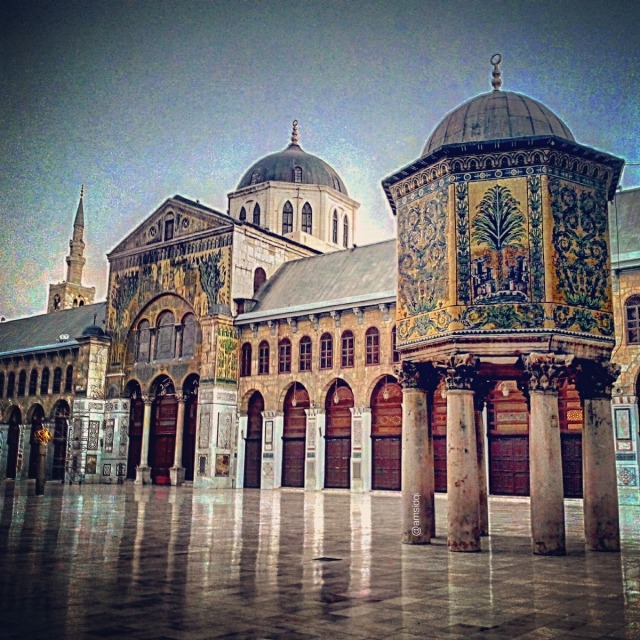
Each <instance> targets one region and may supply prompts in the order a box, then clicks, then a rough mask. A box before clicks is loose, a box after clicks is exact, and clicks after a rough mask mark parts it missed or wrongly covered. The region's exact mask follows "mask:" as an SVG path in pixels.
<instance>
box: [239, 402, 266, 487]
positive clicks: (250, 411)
mask: <svg viewBox="0 0 640 640" xmlns="http://www.w3.org/2000/svg"><path fill="white" fill-rule="evenodd" d="M263 411H264V398H263V397H262V394H261V393H260V392H259V391H253V392H251V395H250V396H249V397H248V400H247V432H246V435H245V439H244V440H245V452H244V487H245V488H252V489H259V488H260V485H261V481H262V412H263Z"/></svg>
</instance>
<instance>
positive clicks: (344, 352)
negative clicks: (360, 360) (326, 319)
mask: <svg viewBox="0 0 640 640" xmlns="http://www.w3.org/2000/svg"><path fill="white" fill-rule="evenodd" d="M354 351H355V349H354V340H353V333H352V332H351V331H345V332H344V333H343V334H342V348H341V350H340V365H341V366H342V367H353V361H354Z"/></svg>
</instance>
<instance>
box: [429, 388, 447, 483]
mask: <svg viewBox="0 0 640 640" xmlns="http://www.w3.org/2000/svg"><path fill="white" fill-rule="evenodd" d="M443 389H444V382H441V383H440V386H438V388H437V389H436V391H435V392H434V394H433V403H432V406H431V411H430V416H431V433H432V434H433V471H434V480H435V490H436V491H438V492H440V493H446V492H447V399H446V398H443V397H442V392H443Z"/></svg>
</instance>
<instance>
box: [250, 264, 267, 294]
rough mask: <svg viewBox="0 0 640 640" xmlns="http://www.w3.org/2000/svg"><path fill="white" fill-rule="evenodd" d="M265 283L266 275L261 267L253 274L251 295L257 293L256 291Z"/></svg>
mask: <svg viewBox="0 0 640 640" xmlns="http://www.w3.org/2000/svg"><path fill="white" fill-rule="evenodd" d="M266 281H267V274H266V273H265V271H264V269H263V268H262V267H258V268H257V269H256V270H255V271H254V272H253V295H254V296H255V295H256V293H258V289H260V287H261V286H262V285H263V284H264V283H265V282H266Z"/></svg>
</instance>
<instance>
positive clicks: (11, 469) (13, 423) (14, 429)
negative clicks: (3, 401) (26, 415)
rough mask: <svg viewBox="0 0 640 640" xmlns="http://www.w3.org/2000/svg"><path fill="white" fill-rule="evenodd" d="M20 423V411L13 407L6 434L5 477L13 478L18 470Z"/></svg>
mask: <svg viewBox="0 0 640 640" xmlns="http://www.w3.org/2000/svg"><path fill="white" fill-rule="evenodd" d="M21 423H22V413H21V412H20V409H18V407H14V408H13V409H12V410H11V413H10V414H9V433H8V434H7V449H8V450H7V478H15V477H16V474H17V471H18V453H19V450H20V424H21Z"/></svg>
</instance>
